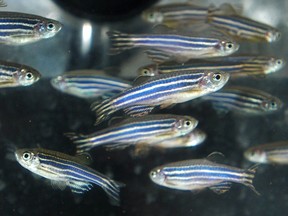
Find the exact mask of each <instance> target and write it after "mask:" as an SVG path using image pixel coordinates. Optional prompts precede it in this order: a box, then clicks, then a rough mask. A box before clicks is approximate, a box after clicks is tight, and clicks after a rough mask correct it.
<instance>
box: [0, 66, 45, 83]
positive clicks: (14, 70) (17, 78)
mask: <svg viewBox="0 0 288 216" xmlns="http://www.w3.org/2000/svg"><path fill="white" fill-rule="evenodd" d="M40 77H41V74H40V73H39V72H38V71H37V70H36V69H34V68H32V67H30V66H27V65H22V64H18V63H14V62H7V61H0V88H7V87H18V86H30V85H32V84H34V83H36V82H37V81H38V80H39V79H40Z"/></svg>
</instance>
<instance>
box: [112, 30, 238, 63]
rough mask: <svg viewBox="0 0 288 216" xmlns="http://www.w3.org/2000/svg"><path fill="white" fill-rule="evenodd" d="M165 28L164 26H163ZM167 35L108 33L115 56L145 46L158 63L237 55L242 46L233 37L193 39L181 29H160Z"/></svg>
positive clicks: (194, 37)
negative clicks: (179, 30) (235, 53)
mask: <svg viewBox="0 0 288 216" xmlns="http://www.w3.org/2000/svg"><path fill="white" fill-rule="evenodd" d="M162 28H163V27H162ZM159 32H164V33H154V34H126V33H121V32H118V31H113V32H108V36H109V38H110V41H111V49H110V51H111V54H118V53H120V52H122V51H124V50H128V49H132V48H135V47H142V48H145V49H148V50H147V52H146V53H147V54H148V57H150V58H152V60H153V61H154V60H155V61H156V62H161V61H164V60H165V61H167V58H168V59H170V60H175V61H177V62H186V61H187V60H189V59H191V58H207V57H215V56H227V55H230V54H232V53H234V52H236V51H237V50H238V48H239V44H237V43H236V42H235V41H233V40H232V39H231V38H227V39H226V38H220V37H218V36H217V37H212V36H207V37H203V36H202V37H200V36H191V34H190V33H181V32H177V30H174V29H173V30H172V29H166V28H165V30H162V31H161V30H159Z"/></svg>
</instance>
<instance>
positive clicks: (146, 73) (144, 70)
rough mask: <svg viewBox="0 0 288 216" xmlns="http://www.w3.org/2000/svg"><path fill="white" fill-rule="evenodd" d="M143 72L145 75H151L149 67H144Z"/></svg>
mask: <svg viewBox="0 0 288 216" xmlns="http://www.w3.org/2000/svg"><path fill="white" fill-rule="evenodd" d="M142 74H143V75H150V71H149V70H148V69H146V68H144V69H143V70H142Z"/></svg>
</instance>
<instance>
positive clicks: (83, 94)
mask: <svg viewBox="0 0 288 216" xmlns="http://www.w3.org/2000/svg"><path fill="white" fill-rule="evenodd" d="M51 84H52V86H53V87H54V88H56V89H57V90H59V91H61V92H64V93H67V94H70V95H73V96H77V97H80V98H97V97H100V96H112V95H115V94H118V93H120V92H121V91H123V90H125V89H127V88H129V87H131V84H130V83H129V82H128V81H125V80H121V79H118V78H114V77H112V76H108V75H106V74H105V73H103V72H101V71H95V70H85V71H82V70H79V71H72V72H68V73H65V74H63V75H60V76H58V77H55V78H53V79H52V80H51Z"/></svg>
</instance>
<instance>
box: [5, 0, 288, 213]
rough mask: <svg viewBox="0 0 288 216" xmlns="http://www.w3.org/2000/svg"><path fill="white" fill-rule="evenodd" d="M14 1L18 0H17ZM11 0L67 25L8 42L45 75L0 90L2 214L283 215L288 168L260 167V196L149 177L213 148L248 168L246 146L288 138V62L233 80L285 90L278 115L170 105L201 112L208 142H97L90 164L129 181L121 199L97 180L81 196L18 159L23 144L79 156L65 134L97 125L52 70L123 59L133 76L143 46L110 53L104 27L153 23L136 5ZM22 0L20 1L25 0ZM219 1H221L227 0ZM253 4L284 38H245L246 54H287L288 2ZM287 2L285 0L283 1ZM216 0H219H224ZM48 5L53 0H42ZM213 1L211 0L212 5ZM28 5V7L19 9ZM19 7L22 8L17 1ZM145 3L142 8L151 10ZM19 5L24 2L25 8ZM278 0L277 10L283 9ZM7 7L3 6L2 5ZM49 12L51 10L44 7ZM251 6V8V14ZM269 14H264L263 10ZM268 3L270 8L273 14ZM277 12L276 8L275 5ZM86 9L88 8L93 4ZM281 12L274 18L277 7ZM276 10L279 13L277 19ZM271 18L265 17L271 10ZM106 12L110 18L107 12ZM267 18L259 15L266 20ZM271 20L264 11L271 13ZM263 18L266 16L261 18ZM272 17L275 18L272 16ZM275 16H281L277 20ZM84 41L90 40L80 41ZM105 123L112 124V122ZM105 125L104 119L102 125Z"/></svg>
mask: <svg viewBox="0 0 288 216" xmlns="http://www.w3.org/2000/svg"><path fill="white" fill-rule="evenodd" d="M15 2H16V1H15ZM15 2H13V1H11V4H9V3H10V2H7V3H8V8H7V10H8V9H10V8H9V7H11V10H14V11H23V12H27V13H28V12H30V13H35V14H39V15H43V16H47V17H50V18H55V19H58V20H60V21H61V22H63V23H64V27H63V29H62V30H61V32H60V33H59V34H58V35H56V36H55V38H51V39H49V40H45V41H41V42H39V43H36V44H31V45H26V46H22V47H8V46H1V50H2V51H1V52H0V57H1V59H3V60H10V61H16V62H19V63H25V64H27V65H30V66H33V67H35V68H37V69H38V70H39V71H40V72H41V73H42V74H43V78H42V79H41V80H40V81H39V82H38V83H36V84H35V85H33V86H30V87H27V88H15V89H0V101H1V103H0V215H1V216H2V215H3V216H12V215H24V216H26V215H27V216H28V215H29V216H34V215H35V216H38V215H43V216H46V215H47V216H50V215H51V216H52V215H53V216H54V215H67V216H68V215H69V216H71V215H86V216H89V215H105V216H110V215H111V216H112V215H127V216H128V215H133V216H134V215H149V216H150V215H160V216H162V215H163V216H165V215H203V216H205V215H221V216H222V215H223V216H224V215H227V216H233V215H253V216H255V215H284V214H285V213H286V211H287V209H288V204H287V203H288V195H287V194H288V185H287V175H288V171H287V166H275V165H262V166H260V167H259V169H258V172H257V174H256V177H255V181H254V185H255V187H256V189H257V190H258V191H259V192H260V193H261V196H257V195H256V194H254V193H253V191H251V190H250V189H249V188H247V187H245V186H243V185H237V184H233V187H232V188H231V190H230V191H229V192H227V193H225V194H223V195H216V194H214V193H213V192H212V191H210V190H205V191H203V192H201V193H198V194H194V193H191V192H189V191H177V190H172V189H167V188H164V187H160V186H158V185H156V184H154V183H152V181H150V179H149V176H148V173H149V171H150V170H151V169H152V168H154V167H155V166H158V165H162V164H165V163H168V162H173V161H178V160H185V159H193V158H203V157H206V156H207V155H208V154H210V153H211V152H213V151H219V152H222V153H223V154H224V155H225V158H224V159H223V163H226V164H229V165H233V166H237V167H243V168H248V167H249V166H251V165H252V164H251V163H249V162H247V161H246V160H245V159H244V158H243V151H244V150H245V149H246V148H248V147H249V146H253V145H257V144H264V143H268V142H273V141H279V140H287V138H288V135H287V129H288V128H287V123H288V116H287V115H288V112H287V105H286V101H287V99H288V98H287V78H286V77H287V69H286V68H284V69H283V70H282V71H281V72H279V74H274V75H271V76H268V77H266V78H262V79H260V78H249V79H241V80H237V81H234V82H233V81H231V82H229V83H230V84H233V83H234V84H237V85H245V86H251V87H254V88H259V89H261V90H264V91H267V92H269V93H271V94H273V95H275V96H278V97H279V98H281V99H282V100H283V102H284V107H283V108H282V109H281V110H280V111H279V112H277V113H274V114H270V115H262V116H255V117H252V116H243V115H235V114H233V113H227V114H223V113H217V112H216V111H215V110H214V109H213V108H212V107H211V106H210V105H209V104H207V103H204V104H203V103H202V104H201V103H195V102H194V103H192V102H189V103H185V104H179V105H177V106H175V107H174V108H173V109H169V110H168V109H166V110H163V111H162V113H174V114H185V115H191V116H193V117H195V118H197V119H198V120H199V126H198V127H199V128H200V129H202V130H203V131H205V132H206V133H207V135H208V138H207V140H206V141H205V142H204V143H203V144H202V145H201V146H199V147H197V148H189V149H171V150H167V151H159V150H155V149H154V150H153V149H152V150H151V151H150V152H149V153H147V154H146V155H142V156H140V157H135V156H134V155H133V147H131V148H128V149H125V150H119V151H106V150H105V149H104V148H101V147H99V148H96V149H93V150H92V151H91V152H90V153H91V156H92V158H93V164H92V167H93V168H94V169H95V170H97V171H99V172H101V173H104V174H106V175H109V176H110V177H112V178H113V179H115V180H117V181H120V182H123V183H125V184H126V187H124V188H122V189H121V206H120V207H114V206H111V205H110V204H109V201H108V198H107V196H106V194H105V192H104V191H103V190H102V189H100V188H99V187H97V186H95V187H94V188H93V189H92V190H91V191H89V192H87V193H86V194H84V195H83V196H82V197H81V198H80V199H79V197H76V198H75V196H74V195H73V194H72V193H71V192H70V191H69V189H66V190H64V191H61V190H57V189H53V188H52V187H51V185H50V183H49V182H47V181H45V180H44V179H43V178H40V177H38V176H36V175H34V174H32V173H30V172H29V171H28V170H25V169H24V168H22V167H21V166H20V165H19V164H18V163H17V162H16V161H15V159H14V155H13V151H12V150H13V149H15V148H30V147H31V148H34V147H37V146H41V147H43V148H47V149H52V150H57V151H61V152H65V153H69V154H74V151H75V148H74V146H73V144H72V143H71V142H70V141H69V140H68V139H67V138H65V136H64V135H63V133H65V132H72V131H73V132H74V131H76V132H81V133H90V132H92V131H96V130H99V129H100V127H101V126H99V127H95V126H93V123H94V121H95V116H94V114H93V113H92V112H90V109H89V106H90V103H89V102H87V101H85V100H82V99H78V98H74V97H72V96H69V95H65V94H62V93H60V92H57V91H56V90H55V89H53V88H52V86H51V85H50V78H51V77H54V76H56V75H58V74H62V73H64V72H65V71H68V70H74V69H80V68H95V69H100V68H105V67H110V66H113V67H115V66H116V67H120V69H121V73H119V75H121V76H125V77H130V79H132V77H134V76H135V70H136V69H137V68H138V67H139V66H142V65H144V64H146V63H147V62H148V60H147V59H145V57H144V55H143V53H142V52H139V51H137V50H136V51H128V52H125V53H123V54H120V55H117V56H108V55H107V50H108V42H107V37H106V34H105V32H106V31H107V30H109V29H117V30H122V31H125V30H126V31H127V32H134V31H135V32H141V31H142V32H143V31H144V30H145V29H146V28H148V27H147V24H145V23H143V22H142V21H141V19H140V18H139V17H135V16H134V14H133V13H132V15H131V18H127V17H125V19H124V18H123V20H119V21H118V22H115V21H114V22H108V21H101V22H102V23H99V21H97V17H96V18H93V21H92V18H91V20H90V19H88V18H87V17H86V16H85V17H84V18H82V17H81V16H80V15H79V14H81V11H78V13H77V16H74V15H73V11H70V10H68V9H67V10H66V9H65V7H64V8H62V9H61V8H58V7H57V5H56V4H54V3H51V2H50V1H42V4H43V5H41V6H39V7H38V11H37V10H35V11H34V9H32V7H31V4H35V7H33V8H37V3H36V1H31V3H30V5H27V4H28V3H27V1H19V2H20V3H19V4H18V5H17V4H15ZM17 2H18V1H17ZM219 2H220V1H219ZM251 2H252V3H251V5H250V6H251V7H252V9H251V8H250V6H249V8H247V7H244V9H247V10H244V11H246V12H247V14H248V15H250V17H254V16H255V17H254V18H257V17H258V18H259V17H260V18H261V17H263V16H264V15H267V14H269V16H267V17H268V18H267V19H268V21H267V22H270V21H271V19H269V18H270V17H272V21H273V20H274V21H275V19H276V20H278V22H277V25H276V26H278V27H279V28H280V29H281V30H282V33H283V37H282V39H281V41H279V42H277V43H275V44H252V43H243V44H241V49H240V51H239V53H249V54H252V53H254V54H257V53H258V54H262V55H276V56H279V57H283V56H285V55H286V54H287V48H286V46H285V45H284V44H285V41H286V40H285V39H286V38H287V36H286V35H287V34H286V33H287V27H286V26H285V25H286V21H287V19H286V18H287V17H285V16H286V15H285V14H284V13H283V14H282V15H281V11H282V12H283V11H285V10H286V9H285V8H287V7H286V4H285V1H283V2H281V4H280V3H278V4H280V5H277V4H276V3H272V2H271V3H269V2H270V1H263V2H262V1H261V2H262V4H259V2H260V1H251ZM279 2H280V1H279ZM216 3H217V4H218V1H216ZM44 4H47V7H44ZM207 4H208V3H207ZM21 6H22V7H21ZM19 7H21V10H20V9H19ZM143 7H144V6H143V5H142V6H141V7H140V6H139V8H143ZM17 8H18V10H17ZM275 8H276V9H277V10H278V11H277V10H276V12H275ZM3 10H4V9H3ZM42 10H43V12H42ZM251 11H253V13H250V12H251ZM259 11H261V13H263V14H264V15H263V16H258V15H259V13H257V12H259ZM267 11H268V12H267ZM277 12H278V13H277ZM85 13H87V12H85ZM275 14H276V15H277V16H276V15H275ZM274 16H276V17H274ZM264 17H265V16H264ZM102 18H103V17H102ZM260 20H261V19H260ZM264 20H265V19H264ZM262 21H263V20H262ZM272 21H271V22H272ZM274 21H273V22H274ZM83 23H89V24H90V25H91V27H92V37H91V38H90V41H89V47H88V49H84V50H83V44H84V42H83V34H82V30H81V29H82V27H83ZM81 41H82V42H83V43H82V42H81ZM104 126H105V125H104ZM104 126H103V127H104Z"/></svg>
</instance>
